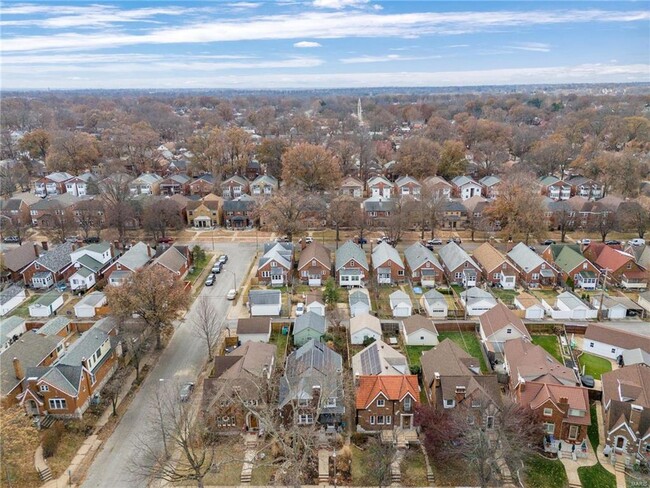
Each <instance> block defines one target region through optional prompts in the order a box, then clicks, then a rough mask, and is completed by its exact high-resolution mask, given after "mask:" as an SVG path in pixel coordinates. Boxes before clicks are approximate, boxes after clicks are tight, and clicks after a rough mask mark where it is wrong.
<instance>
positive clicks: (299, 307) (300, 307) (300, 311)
mask: <svg viewBox="0 0 650 488" xmlns="http://www.w3.org/2000/svg"><path fill="white" fill-rule="evenodd" d="M304 313H305V304H304V303H302V302H300V303H299V304H298V305H296V317H300V316H301V315H302V314H304Z"/></svg>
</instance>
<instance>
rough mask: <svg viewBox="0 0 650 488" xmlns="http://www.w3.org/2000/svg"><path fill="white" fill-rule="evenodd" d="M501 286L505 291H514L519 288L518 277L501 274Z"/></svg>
mask: <svg viewBox="0 0 650 488" xmlns="http://www.w3.org/2000/svg"><path fill="white" fill-rule="evenodd" d="M499 285H501V288H503V289H504V290H514V289H515V287H516V286H517V277H516V276H514V275H512V276H510V275H506V274H503V273H499Z"/></svg>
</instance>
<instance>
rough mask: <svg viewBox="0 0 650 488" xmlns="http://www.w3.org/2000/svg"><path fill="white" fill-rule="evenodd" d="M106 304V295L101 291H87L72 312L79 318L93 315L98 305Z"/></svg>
mask: <svg viewBox="0 0 650 488" xmlns="http://www.w3.org/2000/svg"><path fill="white" fill-rule="evenodd" d="M104 305H106V295H105V294H104V293H102V292H101V291H94V292H92V293H88V295H86V296H85V297H83V298H82V299H81V300H80V301H79V303H77V304H76V305H75V306H74V314H75V315H76V316H77V317H79V318H85V317H94V316H95V315H96V313H97V309H98V308H99V307H103V306H104Z"/></svg>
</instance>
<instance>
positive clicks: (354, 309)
mask: <svg viewBox="0 0 650 488" xmlns="http://www.w3.org/2000/svg"><path fill="white" fill-rule="evenodd" d="M348 302H349V304H350V317H355V316H357V315H361V314H364V313H365V314H367V313H370V310H371V306H370V295H368V292H367V291H366V290H363V289H362V290H354V291H352V292H350V296H349V297H348Z"/></svg>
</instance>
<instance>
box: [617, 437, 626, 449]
mask: <svg viewBox="0 0 650 488" xmlns="http://www.w3.org/2000/svg"><path fill="white" fill-rule="evenodd" d="M623 449H625V437H617V438H616V450H617V451H622V450H623Z"/></svg>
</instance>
